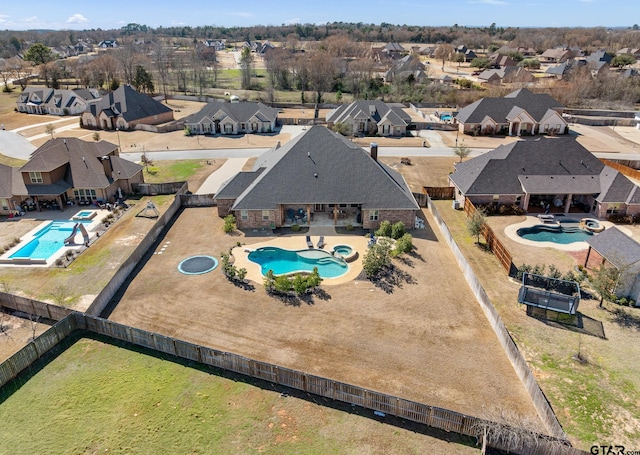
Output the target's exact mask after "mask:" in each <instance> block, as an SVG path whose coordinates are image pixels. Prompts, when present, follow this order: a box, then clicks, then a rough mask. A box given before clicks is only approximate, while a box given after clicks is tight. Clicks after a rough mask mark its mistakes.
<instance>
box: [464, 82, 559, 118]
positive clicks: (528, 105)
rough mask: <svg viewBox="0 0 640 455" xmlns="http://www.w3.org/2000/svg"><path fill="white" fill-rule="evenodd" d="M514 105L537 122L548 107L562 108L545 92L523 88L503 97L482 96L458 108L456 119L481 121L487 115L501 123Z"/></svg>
mask: <svg viewBox="0 0 640 455" xmlns="http://www.w3.org/2000/svg"><path fill="white" fill-rule="evenodd" d="M514 106H518V107H520V108H522V109H524V110H525V111H527V112H528V113H529V114H530V115H531V116H532V117H533V118H534V119H535V120H536V121H538V122H539V121H540V120H542V118H543V117H544V115H545V114H546V113H547V111H548V110H549V109H562V105H561V104H560V103H559V102H558V101H556V100H555V99H553V98H552V97H551V96H549V95H547V94H545V93H539V94H536V93H531V92H530V91H529V90H527V89H524V88H523V89H519V90H516V91H515V92H512V93H510V94H508V95H506V96H504V97H503V98H482V99H480V100H478V101H476V102H475V103H471V104H469V105H468V106H465V107H463V108H462V109H460V112H458V114H457V115H456V119H457V120H458V122H460V123H481V122H482V120H483V119H484V118H485V117H486V116H489V117H491V118H492V119H494V120H495V121H496V122H499V123H501V122H504V120H505V119H506V117H507V115H508V114H509V112H510V111H511V109H513V107H514Z"/></svg>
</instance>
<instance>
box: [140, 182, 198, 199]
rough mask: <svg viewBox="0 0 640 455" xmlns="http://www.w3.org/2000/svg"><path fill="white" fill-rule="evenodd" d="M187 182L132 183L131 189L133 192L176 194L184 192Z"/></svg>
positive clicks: (150, 194)
mask: <svg viewBox="0 0 640 455" xmlns="http://www.w3.org/2000/svg"><path fill="white" fill-rule="evenodd" d="M185 187H186V188H187V189H188V186H187V182H167V183H132V184H131V189H132V190H133V192H134V193H139V194H144V195H147V196H155V195H157V194H176V193H180V192H181V190H184V191H182V192H186V191H187V189H185Z"/></svg>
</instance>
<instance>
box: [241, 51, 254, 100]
mask: <svg viewBox="0 0 640 455" xmlns="http://www.w3.org/2000/svg"><path fill="white" fill-rule="evenodd" d="M240 72H241V74H242V84H241V86H242V88H243V89H245V90H248V89H249V88H251V75H252V72H253V55H252V54H251V49H249V48H248V47H245V48H243V49H242V52H241V54H240Z"/></svg>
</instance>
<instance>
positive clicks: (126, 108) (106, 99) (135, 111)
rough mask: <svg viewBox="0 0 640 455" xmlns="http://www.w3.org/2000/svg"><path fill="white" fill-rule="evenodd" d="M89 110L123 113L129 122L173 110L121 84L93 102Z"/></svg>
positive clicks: (112, 113) (93, 111)
mask: <svg viewBox="0 0 640 455" xmlns="http://www.w3.org/2000/svg"><path fill="white" fill-rule="evenodd" d="M88 110H89V112H91V114H93V115H94V116H96V115H98V114H99V113H100V112H101V111H104V112H105V113H106V114H107V115H108V116H109V117H117V116H118V115H122V117H123V118H124V119H125V120H126V121H127V122H131V121H134V120H139V119H143V118H146V117H151V116H153V115H160V114H165V113H167V112H171V111H172V109H170V108H168V107H167V106H165V105H164V104H162V103H161V102H159V101H156V100H154V99H153V98H152V97H150V96H149V95H145V94H144V93H139V92H137V91H136V90H135V89H134V88H133V87H131V86H130V85H121V86H120V87H118V88H117V89H116V90H114V91H113V92H110V93H108V94H106V95H105V96H103V97H102V98H101V99H99V100H97V101H96V102H95V103H91V104H90V105H89V108H88Z"/></svg>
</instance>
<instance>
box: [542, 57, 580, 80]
mask: <svg viewBox="0 0 640 455" xmlns="http://www.w3.org/2000/svg"><path fill="white" fill-rule="evenodd" d="M572 67H573V62H572V60H566V61H564V62H562V63H560V64H558V65H555V66H550V67H548V68H547V69H546V70H545V74H547V75H548V76H550V77H555V78H556V79H562V78H564V77H565V76H566V75H567V74H569V72H570V71H571V68H572Z"/></svg>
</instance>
